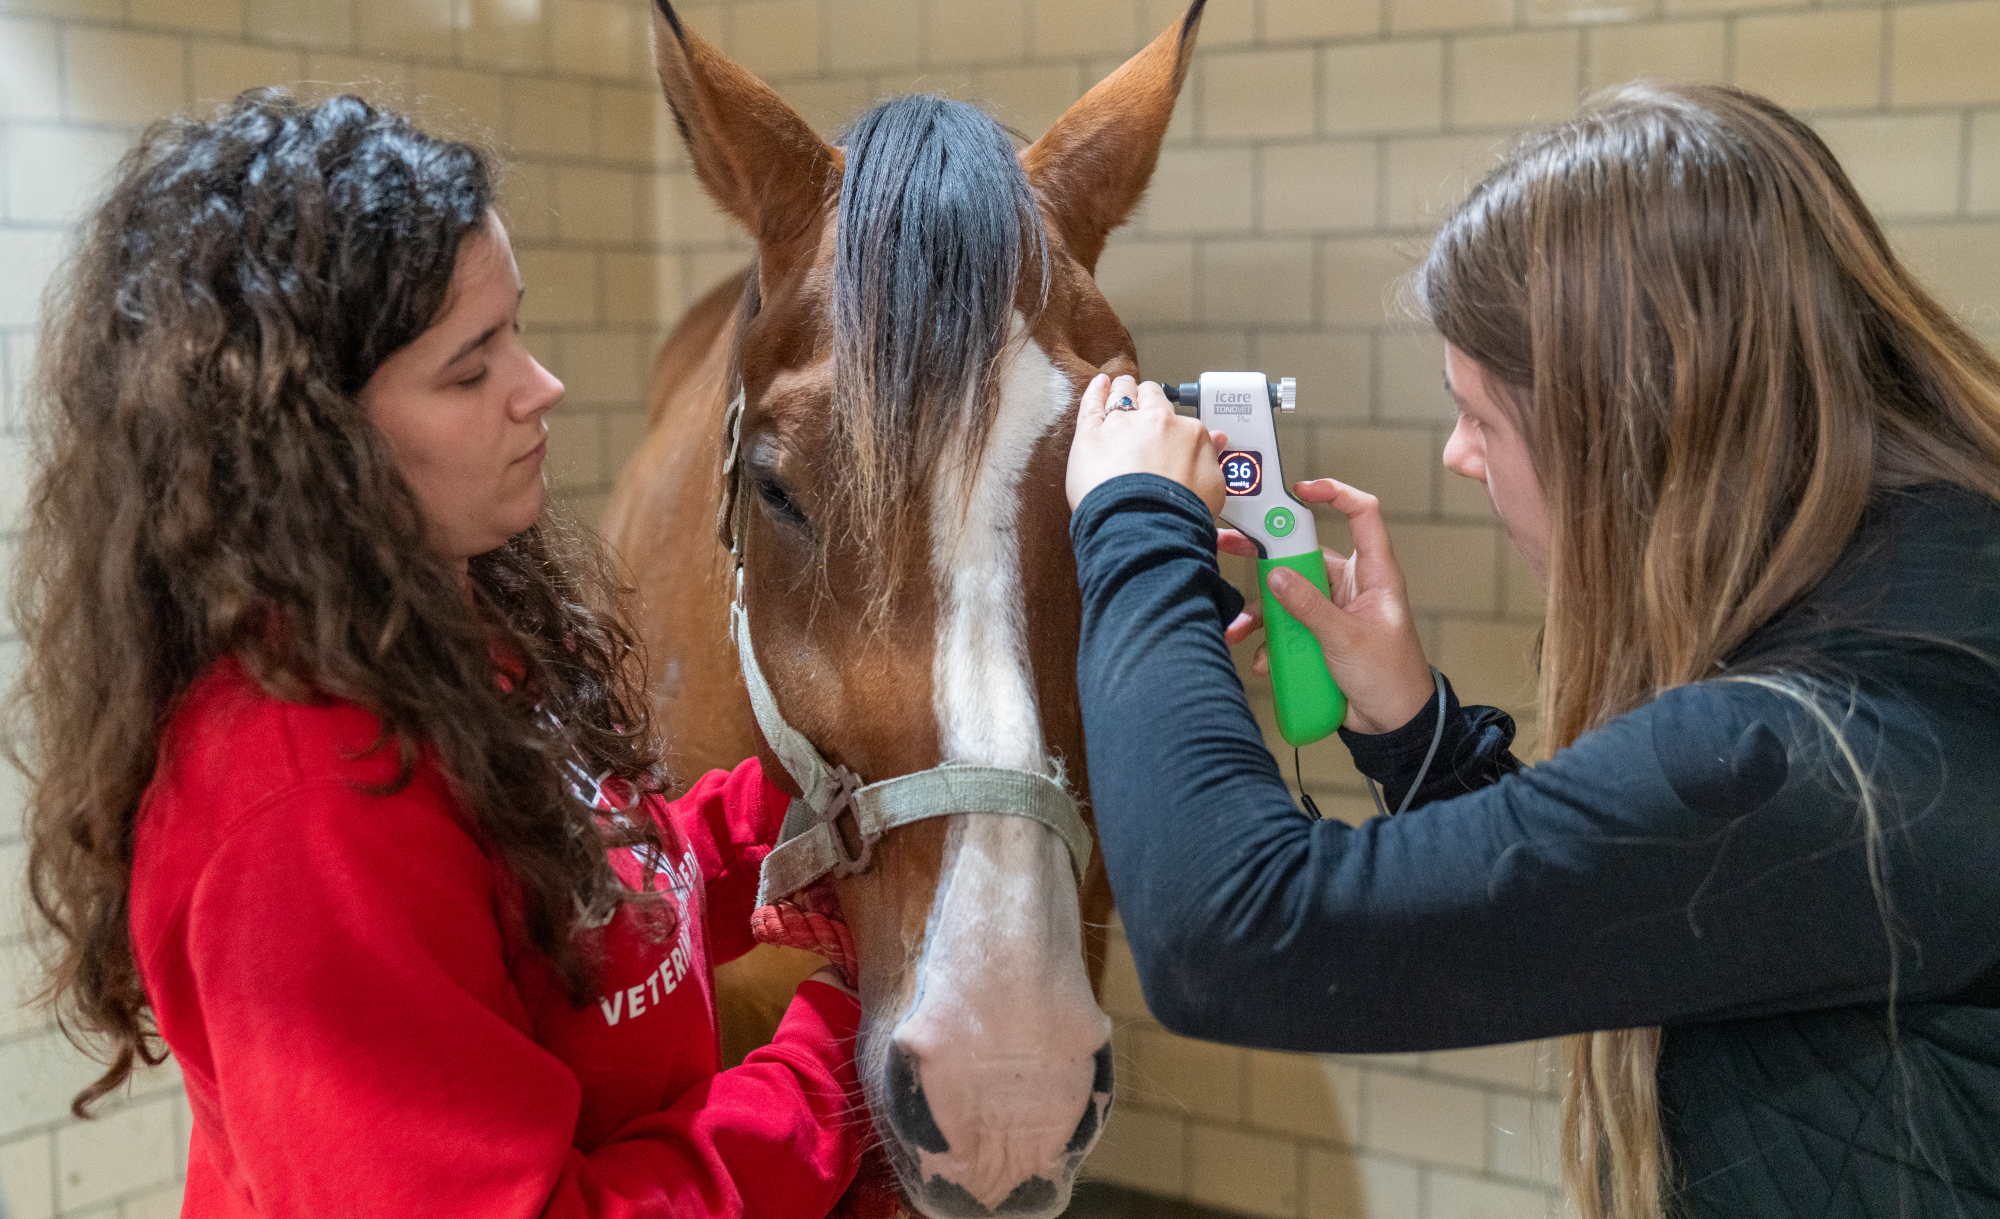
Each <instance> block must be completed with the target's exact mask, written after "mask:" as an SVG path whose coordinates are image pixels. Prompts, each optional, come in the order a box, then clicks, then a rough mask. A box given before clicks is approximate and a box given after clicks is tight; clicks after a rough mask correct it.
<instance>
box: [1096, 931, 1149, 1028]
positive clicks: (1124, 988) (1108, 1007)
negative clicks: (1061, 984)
mask: <svg viewBox="0 0 2000 1219" xmlns="http://www.w3.org/2000/svg"><path fill="white" fill-rule="evenodd" d="M1098 989H1099V991H1100V997H1101V999H1102V1001H1103V1004H1104V1010H1105V1012H1106V1013H1107V1014H1108V1015H1109V1016H1110V1017H1111V1018H1112V1019H1113V1020H1150V1019H1152V1012H1150V1011H1149V1010H1147V1007H1146V996H1145V992H1144V991H1143V990H1141V989H1140V986H1139V968H1138V966H1136V965H1134V964H1133V963H1132V949H1131V947H1130V946H1129V945H1128V944H1126V942H1125V937H1124V936H1122V935H1116V936H1113V937H1111V940H1110V942H1109V943H1107V944H1106V945H1105V951H1104V981H1103V984H1102V985H1101V986H1100V987H1099V988H1098Z"/></svg>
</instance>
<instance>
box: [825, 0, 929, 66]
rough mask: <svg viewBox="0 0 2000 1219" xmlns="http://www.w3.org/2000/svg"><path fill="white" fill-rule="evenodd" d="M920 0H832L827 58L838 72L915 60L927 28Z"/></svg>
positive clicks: (909, 63) (828, 8)
mask: <svg viewBox="0 0 2000 1219" xmlns="http://www.w3.org/2000/svg"><path fill="white" fill-rule="evenodd" d="M919 8H920V6H919V3H918V0H829V3H828V4H827V6H826V60H827V66H828V67H829V68H831V69H833V70H834V71H835V72H868V71H873V70H875V69H878V68H904V67H909V66H911V65H913V64H915V63H916V62H917V60H918V58H919V53H920V50H921V48H920V47H918V45H917V36H918V34H919V33H920V32H921V31H922V29H923V20H922V15H921V13H920V11H919Z"/></svg>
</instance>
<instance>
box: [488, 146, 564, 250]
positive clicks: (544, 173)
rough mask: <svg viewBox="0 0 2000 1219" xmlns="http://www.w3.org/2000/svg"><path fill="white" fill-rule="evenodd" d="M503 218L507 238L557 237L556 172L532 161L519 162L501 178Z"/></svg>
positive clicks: (543, 238) (548, 238)
mask: <svg viewBox="0 0 2000 1219" xmlns="http://www.w3.org/2000/svg"><path fill="white" fill-rule="evenodd" d="M499 209H500V218H501V219H502V220H503V221H505V222H506V225H507V233H508V236H510V237H512V238H513V239H514V240H515V241H516V242H517V243H518V242H521V241H547V240H551V239H553V238H554V237H555V235H556V171H555V168H554V167H553V166H549V165H538V164H536V163H535V162H533V161H516V162H514V163H513V164H512V165H510V166H508V167H507V171H506V173H505V174H503V175H502V176H501V178H500V202H499Z"/></svg>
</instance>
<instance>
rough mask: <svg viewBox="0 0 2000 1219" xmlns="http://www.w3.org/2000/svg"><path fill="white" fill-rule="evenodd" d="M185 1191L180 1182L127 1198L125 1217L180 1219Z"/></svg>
mask: <svg viewBox="0 0 2000 1219" xmlns="http://www.w3.org/2000/svg"><path fill="white" fill-rule="evenodd" d="M183 1192H184V1190H183V1187H182V1186H181V1184H180V1183H179V1182H175V1183H174V1184H172V1185H163V1186H161V1187H160V1188H158V1189H154V1190H148V1191H147V1192H145V1193H143V1194H140V1195H138V1196H137V1197H134V1198H127V1199H125V1204H124V1215H123V1219H178V1217H179V1215H180V1213H181V1195H182V1193H183Z"/></svg>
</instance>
